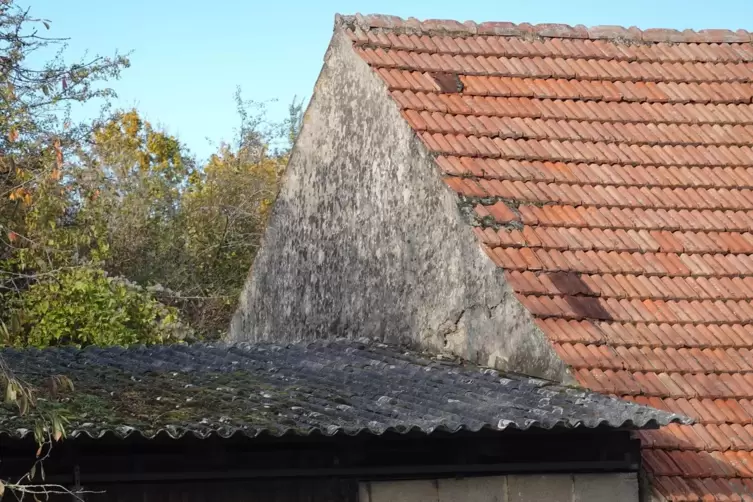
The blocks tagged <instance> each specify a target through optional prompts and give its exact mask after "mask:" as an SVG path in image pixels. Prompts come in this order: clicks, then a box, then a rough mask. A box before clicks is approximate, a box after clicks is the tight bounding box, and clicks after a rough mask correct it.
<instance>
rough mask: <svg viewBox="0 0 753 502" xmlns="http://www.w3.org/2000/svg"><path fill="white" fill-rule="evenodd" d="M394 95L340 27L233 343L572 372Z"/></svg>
mask: <svg viewBox="0 0 753 502" xmlns="http://www.w3.org/2000/svg"><path fill="white" fill-rule="evenodd" d="M387 92H388V91H387V89H386V87H385V84H384V83H383V82H382V81H381V80H380V79H379V77H378V76H377V75H375V74H374V72H373V71H372V70H371V69H370V68H369V67H368V66H367V64H366V63H365V62H364V61H363V60H361V59H360V58H359V57H358V56H357V55H356V54H355V53H354V51H353V49H352V47H351V43H350V40H349V39H348V37H347V36H346V35H345V34H344V32H343V31H342V30H336V32H335V35H334V37H333V40H332V42H331V44H330V47H329V49H328V51H327V55H326V58H325V64H324V68H323V70H322V73H321V75H320V77H319V80H318V82H317V84H316V88H315V91H314V96H313V98H312V101H311V104H310V106H309V108H308V110H307V111H306V115H305V118H304V126H303V130H302V132H301V135H300V137H299V139H298V142H297V144H296V147H295V151H294V152H293V155H292V159H291V161H290V164H289V166H288V170H287V172H286V174H285V177H284V180H283V187H282V191H281V193H280V196H279V199H278V201H277V203H276V205H275V208H274V210H273V213H272V215H271V218H270V221H269V227H268V230H267V233H266V235H265V237H264V240H263V246H262V249H261V251H260V253H259V255H258V257H257V258H256V261H255V263H254V266H253V270H252V273H251V275H250V278H249V280H248V283H247V285H246V288H245V291H244V292H243V293H242V295H241V298H240V303H239V307H238V310H237V313H236V315H235V317H234V319H233V322H232V327H231V332H230V338H231V340H276V341H293V340H295V339H298V338H300V337H311V338H316V337H331V336H351V337H354V336H355V337H358V336H367V337H375V338H379V339H383V340H386V341H390V342H400V343H412V344H414V345H418V346H422V347H425V348H429V349H432V350H438V351H449V352H451V353H453V354H457V355H460V356H462V357H465V358H467V359H469V360H472V361H474V362H478V363H481V364H485V365H490V366H494V367H497V368H499V369H504V370H511V371H517V372H521V373H525V374H528V375H534V376H542V377H546V378H550V379H555V380H565V379H567V378H568V373H567V370H566V368H565V366H564V364H563V363H562V362H561V361H560V359H559V358H558V357H557V355H556V354H555V352H554V350H553V349H552V346H551V344H550V343H549V341H548V340H547V339H546V338H545V336H544V335H543V333H542V332H541V331H540V330H539V329H538V328H537V327H536V325H535V323H534V322H533V319H532V317H531V315H530V314H529V312H528V311H527V310H526V309H525V308H524V307H523V306H522V305H521V304H520V303H519V302H518V300H517V299H516V298H515V296H514V294H513V292H512V291H511V289H510V287H509V286H508V284H507V283H506V280H505V277H504V271H503V270H501V269H499V268H498V267H496V266H495V265H494V264H493V263H492V262H491V260H490V259H489V258H488V257H487V256H486V255H485V254H484V253H483V251H482V250H481V248H480V247H479V245H478V242H477V240H476V238H475V236H474V235H473V232H472V228H471V226H470V225H468V223H467V222H466V221H465V219H464V218H465V217H464V215H463V214H462V213H461V211H460V209H459V207H458V199H457V197H456V196H455V194H453V193H451V192H450V191H449V189H448V188H447V187H446V186H445V185H444V184H443V182H442V181H441V179H440V175H439V172H438V168H437V165H436V163H435V162H434V161H433V158H432V156H431V155H430V154H429V153H428V152H427V150H426V149H425V147H424V146H423V145H422V143H421V142H420V141H419V139H418V138H417V137H416V135H415V133H414V132H413V131H412V130H411V128H410V127H409V125H408V124H407V122H406V121H405V120H404V119H403V118H402V117H401V115H400V113H399V110H398V106H397V104H396V103H395V102H394V100H391V99H389V96H388V94H387Z"/></svg>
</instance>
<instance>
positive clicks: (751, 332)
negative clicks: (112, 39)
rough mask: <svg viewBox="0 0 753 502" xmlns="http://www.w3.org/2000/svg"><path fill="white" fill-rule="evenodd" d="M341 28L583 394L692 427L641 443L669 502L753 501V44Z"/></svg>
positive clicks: (354, 21)
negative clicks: (665, 414)
mask: <svg viewBox="0 0 753 502" xmlns="http://www.w3.org/2000/svg"><path fill="white" fill-rule="evenodd" d="M338 26H340V27H341V28H342V29H344V30H345V31H346V32H347V33H348V35H349V36H350V37H351V39H352V40H353V43H354V50H355V51H356V52H357V53H358V54H359V55H360V56H361V57H362V58H363V59H364V60H365V61H366V62H367V63H368V64H369V65H370V66H371V67H372V68H373V69H374V70H375V72H377V73H378V74H379V75H380V76H381V78H382V79H383V80H384V82H385V83H386V84H387V86H388V88H389V93H390V94H391V96H392V97H393V98H394V100H395V101H396V102H397V103H398V105H399V106H400V108H401V110H402V114H403V116H404V117H405V119H406V120H407V121H408V122H409V123H410V125H411V126H412V127H413V128H414V129H415V131H416V132H417V134H418V135H419V137H420V138H421V139H422V140H423V142H424V144H425V145H426V147H427V148H428V149H429V150H430V151H432V152H433V153H435V154H436V161H437V164H438V165H439V167H440V168H441V171H442V173H443V175H444V179H445V181H446V183H447V185H448V186H449V187H450V188H451V189H452V190H454V191H455V192H457V193H458V195H459V197H460V198H459V200H460V204H461V206H462V207H463V208H464V209H465V210H466V211H467V213H468V214H469V215H470V216H471V218H472V219H473V222H474V224H475V225H476V227H475V231H476V233H477V235H478V238H479V239H480V241H481V242H482V246H483V248H484V250H485V251H486V252H487V254H488V255H489V257H491V259H492V260H494V262H495V263H496V264H497V265H499V266H500V267H502V268H504V269H505V273H506V275H507V277H508V279H509V282H510V283H511V285H512V286H513V288H514V289H515V291H516V293H517V295H518V297H519V299H520V300H521V302H522V303H523V304H524V305H526V306H527V308H529V309H530V311H531V312H532V313H533V315H534V316H535V317H536V319H537V322H538V324H539V325H540V327H541V328H542V329H543V331H544V332H545V333H546V334H547V335H548V336H549V337H550V339H551V340H552V341H553V342H554V345H555V347H556V349H557V351H558V353H559V354H560V355H561V357H562V358H563V359H564V361H565V362H567V363H568V364H569V365H571V366H572V368H573V370H574V373H575V375H576V378H577V379H578V381H579V382H580V383H582V384H583V385H585V386H587V387H589V388H591V389H594V390H598V391H600V392H604V393H608V394H616V395H619V396H624V397H626V398H627V399H630V400H634V401H637V402H640V403H646V404H651V405H652V406H655V407H657V408H661V409H665V410H669V411H672V412H677V413H686V414H688V415H690V416H693V417H694V418H696V419H697V420H698V422H697V423H696V424H695V425H672V426H669V427H667V428H664V429H662V430H659V431H650V432H645V433H642V437H643V447H644V450H643V451H644V460H645V464H646V466H647V468H648V470H649V472H650V474H651V476H652V477H653V480H654V482H653V486H654V488H655V490H657V492H658V494H657V496H658V495H659V494H661V495H663V496H665V497H667V498H668V499H670V500H699V499H700V498H701V497H706V498H704V500H707V499H713V500H728V498H726V497H732V498H730V499H729V500H739V497H741V496H743V495H744V496H746V497H748V498H747V499H746V500H753V353H752V352H751V350H753V324H751V323H752V322H753V301H751V298H753V233H751V232H752V230H751V229H752V228H753V148H752V146H753V105H751V102H752V101H753V44H752V43H751V42H752V41H753V35H752V34H751V33H748V32H745V31H736V32H733V31H726V30H711V31H701V32H694V31H684V32H678V31H673V30H645V31H641V30H638V29H636V28H629V29H625V28H619V27H597V28H590V29H588V28H585V27H582V26H578V27H568V26H562V25H539V26H531V25H514V24H510V23H483V24H475V23H457V22H453V21H426V22H419V21H416V20H413V19H411V20H400V19H397V18H392V17H386V16H367V17H362V16H356V17H340V18H338ZM450 79H456V80H459V83H458V85H457V89H452V86H449V87H448V86H446V85H440V84H441V83H442V81H450ZM732 494H735V495H734V496H733V495H732ZM709 497H710V498H709Z"/></svg>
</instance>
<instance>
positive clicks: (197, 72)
mask: <svg viewBox="0 0 753 502" xmlns="http://www.w3.org/2000/svg"><path fill="white" fill-rule="evenodd" d="M30 3H31V5H33V8H32V13H34V14H36V15H38V16H41V17H45V18H48V19H50V20H52V29H51V34H52V35H55V36H65V37H70V39H71V40H70V42H69V48H68V52H67V54H69V55H70V56H80V55H83V54H84V53H85V52H86V51H89V53H103V54H108V53H109V54H112V53H113V52H114V51H115V50H119V51H121V52H129V51H132V55H131V63H132V66H131V68H130V69H128V70H126V72H125V74H124V75H123V78H122V79H121V80H120V81H118V82H114V83H113V84H112V87H113V88H114V89H115V90H116V91H117V93H118V95H119V99H118V101H117V103H116V104H117V105H118V106H119V107H134V106H135V107H136V108H138V109H139V110H140V111H141V112H142V114H143V115H144V116H146V117H147V118H148V119H149V120H151V121H152V122H155V123H158V124H160V125H162V126H163V127H165V128H166V129H167V130H168V131H169V132H171V133H173V134H176V135H178V136H179V138H180V139H181V140H182V141H183V142H184V143H185V144H186V145H187V146H188V147H189V148H190V149H191V151H192V152H194V153H195V154H197V155H198V156H199V157H206V156H207V155H209V154H210V153H211V152H212V151H213V149H214V147H213V146H212V142H213V143H215V144H216V143H217V142H219V141H220V140H221V139H223V138H226V139H227V138H230V137H231V135H232V132H233V128H234V127H235V126H236V125H237V116H236V114H235V109H234V104H233V93H234V91H235V88H236V86H239V85H240V86H241V87H242V89H243V93H244V95H245V97H246V98H250V99H254V100H259V101H266V100H272V99H277V100H278V102H277V103H270V104H269V106H268V109H269V113H270V116H271V117H272V118H274V119H280V118H282V117H284V115H285V110H286V107H287V104H288V103H289V102H290V101H291V100H292V99H293V96H296V95H297V96H298V97H299V98H300V97H305V98H308V97H309V96H310V93H311V91H312V89H313V86H314V82H315V80H316V77H317V75H318V73H319V70H320V68H321V63H322V57H323V55H324V52H325V50H326V48H327V44H328V42H329V39H330V37H331V35H332V26H333V22H334V15H335V13H337V12H340V13H343V14H352V13H355V12H361V13H364V14H365V13H381V14H393V15H398V16H402V17H409V16H413V17H418V18H435V19H438V18H447V19H458V20H466V19H472V20H474V21H479V22H480V21H512V22H531V23H543V22H547V23H567V24H585V25H588V26H592V25H598V24H616V25H623V26H633V25H635V26H638V27H640V28H656V27H660V28H678V29H684V28H693V29H701V28H730V29H739V28H743V29H747V30H751V31H753V0H713V1H712V0H630V1H625V0H620V1H604V0H601V1H598V0H570V1H567V0H539V1H531V0H529V1H523V0H520V1H505V0H451V1H448V0H444V1H442V0H412V1H410V2H406V1H398V0H381V1H377V0H315V1H311V0H309V1H303V0H288V1H280V0H276V1H275V0H265V1H260V0H250V1H249V0H212V1H209V2H207V1H202V2H199V1H196V0H128V1H102V0H66V1H61V0H34V1H33V2H30ZM208 139H209V140H211V142H210V141H208Z"/></svg>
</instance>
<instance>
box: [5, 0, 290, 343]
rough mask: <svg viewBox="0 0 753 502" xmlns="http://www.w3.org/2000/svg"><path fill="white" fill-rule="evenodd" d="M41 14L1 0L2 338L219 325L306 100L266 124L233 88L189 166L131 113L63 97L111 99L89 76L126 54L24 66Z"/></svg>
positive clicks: (213, 330)
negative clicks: (212, 139) (212, 138)
mask: <svg viewBox="0 0 753 502" xmlns="http://www.w3.org/2000/svg"><path fill="white" fill-rule="evenodd" d="M46 23H47V22H46V21H41V20H37V19H34V18H32V17H29V14H28V12H27V11H25V10H22V9H20V8H19V7H18V6H16V5H15V4H14V2H13V1H12V0H0V337H1V338H2V339H3V340H4V343H6V344H11V345H34V346H40V347H41V346H46V345H60V344H76V345H90V344H100V345H104V344H108V345H109V344H132V343H157V342H170V341H174V340H178V339H181V338H182V337H184V336H188V335H191V333H194V334H195V335H196V336H198V337H201V338H216V337H218V336H221V335H222V333H224V331H225V330H226V329H227V326H228V323H229V320H230V317H231V315H232V312H233V310H234V308H235V303H236V299H237V297H238V294H239V292H240V290H241V288H242V286H243V283H244V280H245V278H246V273H247V271H248V269H249V267H250V266H251V263H252V261H253V259H254V256H255V255H256V252H257V250H258V248H259V245H260V241H261V235H262V233H263V230H264V226H265V224H266V218H267V215H268V214H269V211H270V208H271V206H272V204H273V202H274V200H275V197H276V195H277V190H278V184H279V180H280V177H281V175H282V173H283V171H284V169H285V166H286V164H287V160H288V155H289V152H290V148H291V147H292V143H293V141H294V140H295V138H296V136H297V134H298V132H299V130H300V127H301V117H302V103H301V102H298V101H296V100H294V101H293V102H292V104H291V105H290V107H289V110H288V111H289V117H288V118H287V119H285V120H283V121H281V122H279V123H273V122H270V121H268V120H267V118H266V116H265V109H264V105H263V104H260V103H256V102H253V101H246V100H243V99H242V97H241V93H240V90H239V91H238V92H237V93H236V96H235V97H236V105H237V112H238V116H239V119H240V125H239V128H238V130H237V132H236V134H235V137H234V138H233V139H232V141H230V142H228V143H223V144H221V145H219V146H218V148H217V152H216V153H215V154H214V155H212V156H211V157H210V158H209V159H208V160H207V161H206V162H203V163H198V162H197V161H196V160H195V159H194V158H193V156H192V155H191V154H190V152H189V151H188V149H187V148H186V147H185V145H183V144H182V143H181V142H180V141H179V140H178V139H177V138H176V137H174V136H172V135H170V134H168V133H167V132H165V131H164V130H161V129H160V128H159V127H155V126H154V125H152V124H151V123H149V122H148V121H146V120H144V118H143V117H141V116H140V115H139V113H138V112H137V111H136V110H121V111H115V112H111V111H110V109H109V108H108V109H106V111H105V112H104V113H103V114H102V117H101V118H100V119H99V120H96V121H93V122H91V123H73V122H72V120H71V118H70V114H69V112H68V110H67V109H66V103H85V102H91V101H92V100H97V99H100V98H104V99H105V100H107V99H108V98H110V97H112V96H113V93H112V92H111V91H109V90H108V89H106V88H100V87H99V86H98V84H99V83H100V82H102V81H104V80H107V79H109V78H117V77H118V75H119V73H120V70H121V69H122V68H125V67H126V66H128V60H127V59H125V58H123V57H121V56H118V55H115V56H114V57H112V58H103V57H95V58H93V59H91V60H88V61H80V62H78V63H76V64H73V65H70V64H66V63H64V60H63V59H62V58H60V57H59V58H55V59H54V60H52V61H50V62H48V63H46V64H44V65H42V66H41V67H34V66H33V65H31V64H30V63H29V56H30V55H32V54H33V53H34V52H35V51H38V50H39V49H45V48H46V49H49V48H50V46H54V45H56V44H57V43H59V42H58V41H56V40H51V39H47V38H43V37H40V36H38V35H37V31H35V30H36V29H37V28H39V29H42V28H44V27H46ZM40 24H41V27H39V26H37V25H40ZM186 326H190V327H191V329H189V328H187V327H186Z"/></svg>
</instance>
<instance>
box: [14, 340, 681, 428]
mask: <svg viewBox="0 0 753 502" xmlns="http://www.w3.org/2000/svg"><path fill="white" fill-rule="evenodd" d="M0 357H2V359H3V361H4V362H5V363H6V364H7V367H8V368H9V369H10V370H11V371H12V372H13V373H14V375H15V376H16V377H20V378H22V379H24V380H25V381H28V382H31V383H32V384H33V385H34V386H35V387H36V388H37V389H38V390H39V392H41V393H42V394H41V395H40V397H43V398H44V399H40V400H39V406H40V407H44V406H53V407H55V408H56V409H59V410H61V411H62V413H63V415H65V416H66V417H68V418H69V419H70V420H71V424H70V425H69V426H68V430H69V433H70V434H71V435H73V436H78V435H81V434H88V435H89V436H91V437H99V436H102V435H103V434H105V433H108V432H110V433H113V434H116V435H118V436H127V435H129V434H131V433H138V434H141V435H143V436H145V437H153V436H155V435H156V434H158V433H167V434H169V435H170V436H172V437H180V436H183V435H184V434H187V433H192V434H194V435H196V436H198V437H206V436H208V435H210V434H213V433H216V434H219V435H221V436H223V437H228V436H231V435H233V434H236V433H241V434H246V435H248V436H251V437H253V436H256V435H259V434H269V435H273V436H279V435H283V434H287V433H293V434H300V435H307V434H311V433H320V434H324V435H333V434H336V433H343V434H350V435H353V434H358V433H362V432H370V433H372V434H382V433H384V432H386V431H394V432H401V433H405V432H409V431H413V430H419V431H422V432H424V433H426V434H429V433H431V432H433V431H435V430H440V431H449V432H456V431H459V430H470V431H477V430H480V429H491V430H504V429H507V428H512V429H528V428H531V427H535V428H544V429H551V428H554V427H563V428H577V427H585V428H595V427H599V426H606V427H615V428H643V427H649V428H650V427H654V428H655V427H658V426H659V425H664V424H667V423H670V422H680V421H688V419H687V418H686V417H684V416H680V415H677V414H671V413H666V412H662V411H657V410H654V409H651V408H649V407H645V406H641V405H637V404H635V403H627V402H624V401H621V400H619V399H615V398H611V397H608V396H603V395H601V394H599V393H596V392H592V391H586V390H583V389H581V388H575V387H567V386H561V385H555V384H553V383H551V382H547V381H544V380H537V379H532V378H527V377H519V376H510V375H500V374H499V373H498V372H496V371H494V370H489V369H487V370H483V369H481V368H478V367H475V366H471V365H467V364H463V363H461V362H459V361H448V360H441V359H437V358H431V357H430V356H423V355H421V354H418V353H414V352H409V351H406V350H403V349H399V348H397V347H390V346H387V345H383V344H377V343H371V342H359V341H345V340H338V341H330V342H326V341H319V342H314V343H309V344H306V345H286V346H278V345H272V344H238V345H172V346H151V347H132V348H128V349H124V348H117V347H111V348H94V347H91V348H86V349H82V350H79V349H74V348H50V349H45V350H36V349H24V350H14V349H3V350H1V351H0ZM55 375H64V376H67V377H68V378H70V379H71V380H72V381H73V384H74V388H75V389H74V391H73V392H67V393H60V392H58V393H57V394H55V395H53V394H51V391H50V389H51V387H50V385H48V383H49V382H50V381H51V380H50V378H51V377H53V376H55ZM29 420H31V419H30V418H27V417H19V416H18V414H17V413H16V412H15V410H14V409H13V408H12V407H7V406H6V407H3V408H0V433H2V434H6V435H11V436H15V437H20V436H24V435H26V434H28V433H29V432H30V430H33V424H32V423H27V422H28V421H29Z"/></svg>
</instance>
